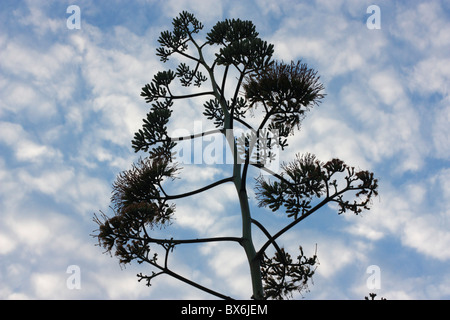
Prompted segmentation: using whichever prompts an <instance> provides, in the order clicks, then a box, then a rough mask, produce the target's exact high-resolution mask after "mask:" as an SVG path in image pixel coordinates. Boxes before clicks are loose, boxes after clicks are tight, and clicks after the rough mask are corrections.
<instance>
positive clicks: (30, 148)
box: [0, 121, 62, 163]
mask: <svg viewBox="0 0 450 320" xmlns="http://www.w3.org/2000/svg"><path fill="white" fill-rule="evenodd" d="M0 142H3V143H4V144H6V145H7V146H9V147H11V148H12V149H13V150H14V153H15V156H16V158H17V160H19V161H25V162H33V163H42V161H45V160H50V159H51V160H52V162H53V161H55V162H58V161H59V160H60V159H61V157H62V154H61V152H60V151H59V150H55V149H54V148H52V147H49V146H46V145H41V144H38V143H36V142H34V141H32V140H31V138H30V135H29V134H28V132H26V131H25V129H24V128H23V127H22V126H21V125H20V124H15V123H10V122H3V121H2V122H0Z"/></svg>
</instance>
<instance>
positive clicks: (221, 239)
mask: <svg viewBox="0 0 450 320" xmlns="http://www.w3.org/2000/svg"><path fill="white" fill-rule="evenodd" d="M130 239H134V240H142V241H148V242H153V243H156V244H160V245H164V244H168V245H178V244H190V243H207V242H225V241H234V242H238V243H241V242H242V238H238V237H215V238H214V237H213V238H200V239H199V238H197V239H179V240H174V239H155V238H151V237H148V236H147V238H141V237H130Z"/></svg>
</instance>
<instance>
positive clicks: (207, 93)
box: [159, 91, 214, 100]
mask: <svg viewBox="0 0 450 320" xmlns="http://www.w3.org/2000/svg"><path fill="white" fill-rule="evenodd" d="M169 93H170V92H169ZM207 95H212V96H214V92H213V91H206V92H198V93H192V94H186V95H181V96H174V95H172V94H171V93H170V97H159V98H165V99H172V100H179V99H190V98H195V97H200V96H207Z"/></svg>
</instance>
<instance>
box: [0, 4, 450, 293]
mask: <svg viewBox="0 0 450 320" xmlns="http://www.w3.org/2000/svg"><path fill="white" fill-rule="evenodd" d="M73 4H75V5H77V6H78V7H79V8H80V18H81V21H80V29H69V28H68V27H67V19H68V18H69V17H70V16H71V14H70V13H67V12H66V11H67V8H68V7H69V6H70V5H73ZM373 4H375V5H377V6H378V7H379V8H380V18H381V19H380V21H378V23H379V27H380V28H379V29H372V28H368V26H367V23H366V22H367V20H368V19H369V22H371V20H370V17H371V13H367V8H368V7H369V6H370V5H373ZM182 10H188V11H190V12H192V13H194V14H195V15H196V17H197V18H198V19H199V20H200V21H202V22H203V24H204V25H205V30H206V31H207V30H209V29H210V28H211V27H212V26H213V25H214V24H215V23H216V22H217V21H219V20H223V19H225V18H241V19H245V20H252V21H253V22H254V24H255V25H256V27H257V30H258V31H259V33H260V36H261V37H262V38H263V39H265V40H267V41H268V42H270V43H273V44H274V45H275V58H276V59H279V60H284V61H290V60H299V59H302V60H303V61H304V62H306V63H308V65H309V66H310V67H313V68H315V69H316V70H317V71H318V72H319V74H320V76H321V79H322V81H323V83H324V86H325V90H326V93H327V96H326V98H325V99H324V101H323V103H322V104H321V105H320V106H319V107H318V108H315V109H314V110H312V111H311V112H310V113H308V116H307V118H306V119H305V121H304V122H303V125H302V128H301V131H300V132H298V133H297V134H296V135H295V137H294V138H291V139H290V146H289V148H288V149H287V151H286V152H285V153H283V155H282V160H285V161H289V160H291V159H292V158H293V156H294V154H295V153H298V152H299V153H304V152H311V153H314V154H316V155H317V157H318V158H319V159H321V160H323V161H327V160H329V159H331V158H333V157H338V158H341V159H343V160H345V161H346V162H347V163H348V164H350V165H352V166H355V167H356V168H361V169H368V170H371V171H373V172H374V173H375V175H376V176H377V177H378V178H379V182H380V188H379V193H380V196H379V197H377V198H375V200H374V201H373V203H372V209H371V210H370V211H368V212H366V213H364V214H363V215H362V216H351V215H342V216H338V215H337V213H336V210H335V209H333V208H332V207H330V208H324V209H323V210H322V211H319V212H317V213H315V214H314V215H312V216H311V217H309V218H308V219H306V220H305V221H303V222H302V223H300V224H299V225H298V226H297V227H296V228H295V229H294V230H292V232H291V233H288V234H286V236H284V237H283V238H282V239H281V240H282V244H283V245H284V246H285V247H286V248H290V249H295V248H296V247H298V245H302V246H303V248H304V251H305V253H306V254H308V255H312V254H314V252H315V250H316V247H317V254H318V257H319V261H320V265H319V267H318V269H317V272H316V275H315V276H314V284H311V285H310V292H309V293H304V294H303V296H301V295H297V296H295V297H296V298H304V299H363V298H364V296H365V295H367V294H368V293H369V292H376V293H378V294H379V295H380V296H383V297H386V298H388V299H449V298H450V274H449V272H450V268H449V262H450V233H449V230H450V161H449V160H450V141H449V135H450V126H449V122H450V87H449V83H450V56H449V52H450V5H449V3H448V2H447V1H383V0H377V1H360V0H348V1H344V0H316V1H298V0H297V1H294V0H279V1H271V0H270V1H269V0H252V1H197V0H196V1H182V0H164V1H151V0H138V1H119V0H115V1H95V2H93V1H76V2H75V1H31V0H30V1H11V0H3V1H1V2H0V299H92V298H94V299H173V298H175V299H187V298H191V299H200V298H212V297H211V296H209V295H207V294H204V293H202V292H200V291H198V290H197V289H194V288H191V287H189V286H187V285H185V284H183V283H181V282H179V281H177V280H174V279H171V278H169V277H166V276H161V277H159V278H156V279H155V280H154V281H153V286H152V287H151V288H148V287H146V286H145V285H144V284H143V283H138V282H137V278H136V273H139V272H151V270H150V269H149V268H148V266H145V265H128V266H126V267H121V266H120V265H119V264H118V260H117V259H115V258H114V257H112V258H111V257H110V256H109V255H107V254H102V252H103V251H102V249H100V248H99V247H97V246H95V244H96V241H95V239H93V238H92V237H90V234H92V232H93V231H94V230H95V229H96V224H95V223H94V222H93V221H92V218H93V214H94V213H98V212H99V210H102V211H104V212H106V213H107V212H109V210H108V206H109V204H110V196H111V184H112V183H113V181H114V179H115V177H116V175H117V174H118V173H120V172H121V171H123V170H126V169H128V168H130V166H131V164H132V163H133V161H136V160H137V159H138V157H139V156H140V155H142V154H135V153H134V152H133V150H132V148H131V143H130V142H131V139H132V137H133V135H134V132H135V131H136V130H137V129H139V128H140V127H141V125H142V118H143V117H144V116H145V114H146V113H147V111H148V107H149V106H148V105H147V104H145V101H144V100H143V99H142V98H141V97H140V96H139V94H140V89H141V87H142V86H143V85H144V84H146V83H148V82H150V81H151V78H152V77H153V75H154V74H155V73H156V72H157V71H160V70H165V69H166V68H167V66H165V65H164V64H162V63H161V62H160V61H159V58H158V57H157V56H156V55H155V49H156V48H157V41H156V40H157V38H158V36H159V33H160V32H161V31H164V30H167V29H169V28H170V27H171V21H172V18H173V17H175V16H177V15H178V13H179V12H180V11H182ZM369 25H370V23H369ZM199 36H204V33H203V34H201V35H199ZM202 111H203V107H202V106H201V101H191V102H188V103H184V104H183V103H179V104H178V105H175V106H174V112H173V119H172V120H173V121H172V124H171V129H173V130H181V129H182V130H185V131H187V132H194V131H195V130H197V129H198V127H199V126H203V128H208V127H210V126H211V125H210V124H208V121H207V119H206V118H205V117H204V116H202V115H201V113H202ZM227 170H228V171H227ZM252 173H256V172H252ZM227 175H229V167H227V166H220V165H219V166H211V165H206V166H196V165H184V169H183V170H182V172H181V173H180V178H181V179H179V180H176V181H175V184H174V187H173V190H174V191H178V192H182V191H188V190H191V189H195V188H198V187H201V186H202V185H204V184H205V183H207V182H210V181H214V179H218V178H221V177H224V176H227ZM206 195H207V196H208V197H205V196H206ZM250 202H251V204H252V205H253V206H252V210H253V211H252V212H253V216H254V217H255V218H257V219H260V220H261V221H264V222H266V223H267V224H268V229H269V230H270V231H271V232H275V231H277V230H278V229H279V228H280V227H282V226H283V225H285V224H286V223H287V222H288V221H289V220H287V218H286V217H284V216H283V214H281V213H279V214H273V213H271V212H270V211H269V210H267V209H265V208H258V207H257V206H256V203H257V202H256V200H255V199H254V197H253V194H252V197H251V199H250ZM176 205H177V211H176V219H175V221H174V224H173V225H172V226H170V227H169V228H168V229H166V230H163V231H164V232H167V233H166V235H168V237H169V238H170V237H171V235H172V234H177V235H181V236H186V237H203V236H213V235H218V234H220V235H233V236H235V235H236V236H238V235H239V232H240V231H239V230H240V229H239V223H240V215H239V210H238V207H237V200H236V197H235V191H234V190H233V186H232V185H231V184H230V185H222V186H220V187H217V188H215V189H213V190H211V191H210V192H209V193H208V194H205V195H201V196H195V197H193V198H191V199H185V200H183V201H177V202H176ZM161 234H163V233H161ZM255 240H256V242H257V243H262V241H264V238H263V236H262V235H260V234H258V233H257V232H255ZM294 253H295V251H294V252H293V254H294ZM171 264H172V265H173V266H174V267H175V268H176V270H177V271H179V272H180V273H182V274H183V275H185V276H186V277H189V278H191V279H193V280H195V281H200V282H201V283H203V284H205V285H206V286H211V287H212V288H215V289H217V290H218V291H221V292H223V293H225V294H227V295H231V296H233V297H235V298H245V299H247V298H249V297H250V295H251V292H250V280H249V274H248V266H247V264H246V258H245V255H244V252H243V250H242V248H241V247H239V246H236V245H233V244H232V245H229V246H228V245H227V246H220V245H214V246H213V245H209V246H197V245H193V246H185V247H180V248H177V249H176V250H175V252H174V256H173V257H172V258H171ZM374 265H375V266H377V268H375V270H379V274H378V276H379V280H380V282H379V288H370V286H368V280H369V278H370V277H371V275H372V274H370V273H368V271H370V270H373V269H371V268H370V266H374ZM71 266H76V267H75V268H73V267H71ZM68 268H69V270H68ZM73 270H75V273H77V274H78V275H79V278H77V279H78V280H79V284H80V287H76V288H73V287H70V286H68V285H67V280H68V278H69V277H71V275H72V273H67V271H69V272H71V271H73ZM369 284H370V281H369Z"/></svg>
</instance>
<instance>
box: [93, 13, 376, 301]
mask: <svg viewBox="0 0 450 320" xmlns="http://www.w3.org/2000/svg"><path fill="white" fill-rule="evenodd" d="M202 29H203V25H202V24H201V23H200V22H199V21H198V20H197V19H196V18H195V17H194V15H193V14H191V13H188V12H182V13H181V14H180V15H179V16H178V17H177V18H175V19H174V20H173V30H172V31H164V32H162V33H161V36H160V37H159V39H158V42H159V44H160V47H159V48H158V49H157V50H156V52H157V56H159V57H160V59H161V61H162V62H167V61H168V60H169V59H170V58H171V56H172V55H178V56H180V57H181V58H184V59H185V60H186V61H187V62H188V63H186V62H181V63H180V64H179V65H178V67H177V69H176V70H175V71H173V70H166V71H162V72H157V73H156V75H155V76H154V77H153V79H152V80H151V82H150V83H149V84H146V85H145V86H144V87H143V88H142V93H141V96H142V97H144V99H145V101H146V102H147V103H151V108H150V111H149V112H148V114H147V116H146V118H145V119H144V120H143V122H144V123H143V126H142V128H141V129H140V130H138V132H136V134H135V136H134V138H133V140H132V147H133V148H134V150H135V151H136V152H139V151H141V152H146V153H148V156H147V157H145V158H144V159H139V161H137V163H136V164H134V165H133V166H132V168H131V169H130V170H127V171H124V172H123V173H121V174H119V176H118V177H117V179H116V181H115V182H114V184H113V195H112V198H111V201H112V209H113V211H114V215H113V216H112V217H109V216H107V215H105V214H103V213H102V214H101V215H100V216H97V215H96V216H95V221H96V222H97V223H98V225H99V229H98V233H97V234H96V235H95V237H97V238H98V241H99V244H100V245H101V246H102V247H103V248H105V249H106V251H107V252H110V253H111V254H114V255H116V256H117V257H118V258H119V261H120V262H121V263H124V264H126V263H131V262H132V261H134V260H136V261H137V262H138V263H144V262H145V263H148V264H150V265H151V266H153V267H154V269H155V271H152V273H151V274H143V273H140V274H138V278H139V281H142V280H144V281H145V282H146V284H147V285H149V286H150V285H151V281H152V280H153V279H154V278H155V277H157V276H159V275H161V274H166V275H169V276H172V277H175V278H177V279H179V280H181V281H183V282H185V283H188V284H190V285H192V286H195V287H196V288H199V289H201V290H203V291H206V292H208V293H211V294H213V295H215V296H217V297H220V298H224V299H228V298H230V297H228V296H227V295H225V294H222V293H219V292H217V291H215V290H213V289H210V288H206V287H205V286H203V285H202V284H200V283H197V282H194V281H192V280H190V279H187V278H186V277H184V276H182V275H180V274H179V273H176V272H174V271H173V268H171V266H170V265H169V256H170V254H171V252H172V251H173V250H174V248H175V247H179V246H181V245H186V244H191V243H207V242H235V243H238V244H240V245H241V246H242V247H243V249H244V251H245V253H246V256H247V259H248V263H249V267H250V275H251V280H252V281H251V283H252V292H253V296H252V297H253V298H254V299H265V298H271V299H283V298H289V297H291V296H292V293H293V292H294V291H300V292H302V291H305V290H307V284H308V281H309V280H310V279H311V277H312V276H313V274H314V271H315V268H316V267H317V264H318V260H317V255H316V254H315V255H314V256H313V257H309V258H308V257H306V256H305V255H304V254H303V249H302V247H300V254H299V255H298V256H297V258H296V259H293V258H292V256H291V255H290V254H289V253H288V252H286V251H285V249H284V248H281V247H280V246H279V245H278V243H277V240H278V239H279V237H280V236H281V235H283V234H284V233H286V232H287V231H289V230H290V229H291V228H293V227H294V226H295V225H296V224H298V223H299V222H301V221H302V220H303V219H305V218H306V217H308V216H309V215H311V214H313V213H314V212H316V211H317V210H318V209H320V208H322V207H323V206H324V205H326V204H328V203H333V202H334V203H337V205H338V213H339V214H342V213H345V212H347V211H350V212H353V213H354V214H359V213H360V212H361V211H362V210H363V209H369V204H370V201H371V199H372V197H373V196H376V195H377V187H378V185H377V180H376V179H375V178H374V176H373V174H372V173H370V172H368V171H357V170H355V168H353V167H350V166H348V165H347V164H345V163H344V162H343V161H341V160H339V159H332V160H330V161H327V162H322V161H320V160H318V159H317V158H316V157H315V156H314V155H312V154H305V155H297V156H296V157H295V159H294V160H293V161H292V162H290V163H283V164H282V165H281V169H282V170H281V173H279V174H277V173H275V172H273V171H272V170H270V169H269V164H270V163H271V161H273V159H274V158H275V157H276V156H277V152H279V149H281V150H284V148H286V147H287V146H288V143H287V139H288V137H290V136H293V135H294V133H295V132H296V130H298V129H299V128H300V125H301V123H302V121H303V120H304V118H305V115H306V112H307V111H308V110H310V109H311V108H313V107H315V106H317V105H318V104H319V103H320V102H321V100H322V99H323V98H324V96H325V95H324V93H323V89H324V88H323V85H322V84H321V83H320V81H319V79H320V78H319V76H318V75H317V72H316V71H314V70H313V69H311V68H308V66H307V65H306V64H305V63H302V62H301V61H298V62H290V63H285V62H280V61H274V60H273V59H272V55H273V52H274V46H273V45H272V44H269V43H267V42H266V41H264V40H262V39H261V38H259V34H258V32H256V28H255V26H254V24H253V23H252V22H251V21H242V20H240V19H232V20H230V19H227V20H225V21H221V22H218V23H217V24H216V25H215V26H214V27H213V28H212V29H211V31H210V32H208V33H207V35H206V41H204V42H203V43H200V42H198V40H196V39H195V37H194V36H195V35H196V34H198V33H199V32H200V31H201V30H202ZM206 47H210V48H216V49H217V50H216V53H215V56H214V58H213V60H212V61H207V59H206V57H205V50H204V49H205V48H206ZM188 49H192V50H188ZM231 69H234V72H237V74H238V76H237V78H236V82H235V83H234V88H233V90H232V91H231V92H232V93H231V95H230V96H227V94H226V92H229V91H228V90H226V89H227V85H229V84H230V79H229V78H230V77H231V76H229V74H231V73H230V72H231ZM219 79H220V80H219ZM233 79H235V74H234V75H233ZM175 80H178V81H179V85H181V87H191V86H195V87H197V89H196V90H197V91H190V92H189V93H188V94H177V93H176V92H175V91H174V90H173V86H174V83H175ZM205 86H207V87H208V88H207V89H206V90H202V88H203V87H205ZM228 89H229V88H228ZM199 90H200V91H199ZM199 97H204V98H205V103H204V106H203V107H204V112H203V114H204V115H205V117H206V118H207V119H208V120H211V121H212V122H213V123H214V125H215V126H216V128H217V129H216V130H212V131H207V132H202V133H201V134H195V135H191V136H188V137H170V136H169V134H168V131H167V124H168V123H169V120H170V117H171V115H172V107H173V105H174V103H175V102H176V101H177V100H186V99H191V98H199ZM256 109H259V110H261V112H262V115H263V116H262V120H261V122H260V123H259V125H258V126H256V127H255V126H253V125H251V124H250V123H249V122H247V121H246V116H247V115H249V114H250V115H251V114H253V113H254V112H255V111H256ZM237 126H240V127H241V128H245V129H248V133H246V134H241V135H237V134H236V135H235V131H234V130H235V128H236V127H237ZM209 134H222V135H224V136H225V138H226V141H227V143H228V147H229V148H230V150H231V151H232V154H233V163H232V170H231V172H230V176H229V177H228V178H224V179H221V180H218V181H216V182H214V183H211V184H209V185H207V186H204V187H202V188H200V189H196V190H192V191H189V192H186V193H183V194H178V195H169V194H168V193H167V191H166V190H165V189H164V187H163V186H164V185H165V184H164V182H165V181H167V180H173V179H174V178H175V177H176V173H177V172H178V171H179V170H180V168H179V167H178V166H177V164H176V159H175V156H174V151H173V149H174V147H175V146H176V143H177V141H180V140H191V139H197V138H201V137H203V136H205V135H209ZM249 166H254V167H256V168H259V169H260V170H263V171H265V173H266V174H267V173H269V174H271V179H267V178H266V176H263V175H260V176H259V177H257V178H256V196H257V199H258V200H259V206H261V207H268V208H270V209H271V210H272V211H278V210H281V209H283V210H284V212H285V213H286V215H287V217H288V218H289V219H291V221H290V223H288V224H287V225H286V226H285V227H284V228H282V229H281V230H279V231H278V232H277V233H276V234H274V235H272V234H270V233H269V232H268V231H267V229H266V228H265V227H264V225H263V224H261V223H260V222H259V221H258V220H257V219H255V218H254V217H252V215H251V211H250V206H249V202H248V192H247V180H248V176H247V174H248V169H249ZM224 183H233V184H234V186H235V189H236V192H237V194H236V198H237V200H238V201H239V205H240V208H241V216H242V236H241V237H211V238H196V239H174V238H173V237H171V236H168V237H166V238H155V237H153V236H152V231H153V230H154V228H156V227H157V228H164V227H165V226H167V225H169V224H170V223H171V222H172V217H173V216H174V215H175V205H174V204H173V203H170V201H171V200H175V199H181V198H185V197H189V196H192V195H194V194H199V193H202V192H206V191H207V190H209V189H211V188H214V187H216V186H219V185H221V184H224ZM205 197H207V195H205ZM252 225H255V226H256V227H258V228H259V229H260V230H261V231H262V232H263V233H264V234H265V235H266V236H267V241H266V242H265V243H264V244H263V245H262V246H261V248H259V249H258V250H257V249H256V248H255V246H254V242H253V240H252ZM154 246H157V247H159V248H160V249H161V248H162V252H163V253H164V256H163V257H162V258H161V257H160V256H159V255H158V253H157V252H156V251H155V250H154ZM269 246H273V247H274V249H275V255H274V256H273V257H272V258H269V257H268V256H267V254H266V250H267V248H268V247H269ZM230 259H232V257H230Z"/></svg>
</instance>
